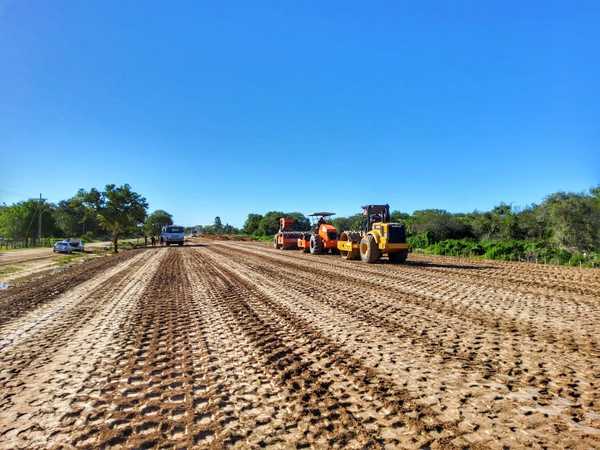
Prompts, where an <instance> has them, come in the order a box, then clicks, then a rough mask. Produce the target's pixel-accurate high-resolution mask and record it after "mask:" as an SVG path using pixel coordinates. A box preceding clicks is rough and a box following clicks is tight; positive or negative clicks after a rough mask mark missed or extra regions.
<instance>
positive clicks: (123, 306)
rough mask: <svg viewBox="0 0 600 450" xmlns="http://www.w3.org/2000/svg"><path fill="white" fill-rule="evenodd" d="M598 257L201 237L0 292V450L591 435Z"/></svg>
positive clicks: (599, 349) (580, 438) (575, 440)
mask: <svg viewBox="0 0 600 450" xmlns="http://www.w3.org/2000/svg"><path fill="white" fill-rule="evenodd" d="M599 296H600V275H599V272H598V271H592V270H579V269H568V268H558V267H550V266H537V265H527V264H509V263H497V262H474V261H460V260H457V259H452V258H429V257H427V258H426V257H418V256H413V255H411V257H410V262H409V263H408V264H406V265H401V266H397V265H391V264H387V263H386V262H383V263H382V264H377V265H365V264H363V263H360V262H354V261H352V262H350V261H343V260H341V258H340V257H339V256H327V255H323V256H312V255H303V254H301V253H299V252H293V251H287V252H281V251H277V250H274V249H271V248H267V247H265V246H264V245H260V244H255V243H249V242H209V243H207V244H204V245H203V244H196V245H193V246H189V245H188V246H185V247H181V248H156V249H147V250H138V251H130V252H124V253H121V254H120V255H119V256H116V257H103V258H97V259H94V260H92V261H89V262H86V263H84V264H81V265H77V266H75V267H73V268H70V269H67V270H65V271H63V272H61V273H60V274H48V275H46V276H44V277H42V278H39V279H37V280H35V281H32V282H31V283H25V284H23V285H19V286H17V287H14V288H10V289H7V290H4V291H1V292H0V448H20V447H22V448H45V447H53V448H60V447H64V448H73V447H75V448H92V447H103V448H110V447H115V448H119V447H128V448H155V447H159V448H192V447H200V448H202V447H212V448H222V447H230V446H231V447H239V448H256V447H272V448H290V447H300V448H302V447H316V448H330V447H349V448H464V447H468V448H522V447H525V446H533V447H535V448H544V447H546V448H568V447H570V448H598V447H600V326H599V324H600V299H599Z"/></svg>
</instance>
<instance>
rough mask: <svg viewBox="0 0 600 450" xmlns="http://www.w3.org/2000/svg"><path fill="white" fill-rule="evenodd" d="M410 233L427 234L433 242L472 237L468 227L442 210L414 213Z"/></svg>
mask: <svg viewBox="0 0 600 450" xmlns="http://www.w3.org/2000/svg"><path fill="white" fill-rule="evenodd" d="M411 231H412V232H413V233H414V234H420V233H428V236H430V238H431V239H432V240H433V242H438V241H441V240H444V239H462V238H466V237H471V236H472V231H471V229H470V227H469V225H467V224H465V223H463V222H462V221H460V220H458V218H456V217H454V216H453V215H452V214H450V213H449V212H448V211H444V210H442V209H424V210H421V211H415V212H414V213H413V215H412V230H411Z"/></svg>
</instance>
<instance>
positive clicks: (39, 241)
mask: <svg viewBox="0 0 600 450" xmlns="http://www.w3.org/2000/svg"><path fill="white" fill-rule="evenodd" d="M41 242H42V194H40V210H39V214H38V245H39V244H41Z"/></svg>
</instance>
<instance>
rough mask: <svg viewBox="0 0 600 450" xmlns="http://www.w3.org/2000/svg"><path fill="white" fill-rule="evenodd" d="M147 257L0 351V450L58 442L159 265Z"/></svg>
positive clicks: (101, 280)
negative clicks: (71, 409) (116, 331)
mask: <svg viewBox="0 0 600 450" xmlns="http://www.w3.org/2000/svg"><path fill="white" fill-rule="evenodd" d="M143 256H144V255H141V254H140V255H137V256H136V257H134V258H130V259H128V260H126V261H125V262H122V263H121V264H118V265H117V266H116V267H115V268H113V269H112V270H107V274H101V276H99V277H98V278H97V279H94V281H97V282H96V283H94V284H95V286H94V289H80V287H81V286H77V287H75V288H74V290H73V291H70V292H69V294H74V295H76V296H75V297H72V298H71V301H70V302H68V303H65V304H63V305H62V306H61V308H60V310H58V311H56V313H55V314H53V315H52V317H51V318H50V319H48V320H49V322H48V323H47V324H46V326H41V325H40V324H39V323H38V326H37V327H35V328H34V329H33V331H32V332H30V333H29V334H28V335H26V336H21V339H20V340H19V341H18V342H13V343H12V345H10V346H8V347H5V348H4V350H2V351H0V386H1V387H2V393H1V394H0V410H1V411H3V414H2V419H1V420H0V448H17V447H18V448H31V447H45V446H48V445H49V443H50V442H53V441H54V440H56V438H57V437H58V436H59V433H58V432H57V430H58V428H59V427H60V424H61V420H62V416H63V415H64V413H65V412H66V411H67V410H68V408H69V405H70V404H71V403H72V402H73V399H74V398H76V396H77V395H79V393H80V392H82V391H84V390H85V389H86V388H88V386H87V384H86V383H87V382H88V374H89V373H90V372H91V371H92V370H93V367H94V365H95V364H97V362H98V360H100V359H101V358H103V357H105V354H106V349H107V347H108V346H109V344H110V340H111V336H112V332H113V330H114V329H115V327H116V326H118V324H119V323H121V322H122V321H123V320H125V318H126V315H127V311H128V308H130V305H131V302H132V300H133V299H135V297H136V296H137V295H139V293H140V292H141V290H142V289H143V286H144V284H145V283H144V280H145V278H147V276H148V273H151V272H152V271H153V270H154V269H155V267H156V265H157V261H158V259H157V258H150V259H148V258H144V257H143ZM88 287H90V286H88ZM77 294H79V295H77ZM57 301H60V299H57ZM45 306H46V305H45ZM18 321H19V322H20V321H21V320H20V319H19V320H18Z"/></svg>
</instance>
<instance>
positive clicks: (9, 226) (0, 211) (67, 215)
mask: <svg viewBox="0 0 600 450" xmlns="http://www.w3.org/2000/svg"><path fill="white" fill-rule="evenodd" d="M40 218H41V231H42V234H41V239H40V238H39V237H38V221H39V220H40ZM172 223H173V221H172V217H171V215H170V214H169V213H168V212H166V211H162V210H157V211H154V212H153V213H151V214H150V215H148V202H147V201H146V199H145V198H144V197H143V196H142V195H141V194H139V193H137V192H135V191H134V190H132V189H131V186H129V185H128V184H124V185H122V186H116V185H114V184H107V185H106V186H105V188H104V190H102V191H100V190H97V189H96V188H92V189H90V190H89V191H86V190H84V189H80V190H79V191H77V193H76V194H75V195H74V196H73V197H71V198H69V199H66V200H61V201H59V202H58V203H50V202H48V201H46V200H43V199H42V200H39V199H29V200H24V201H21V202H17V203H14V204H12V205H5V204H4V205H0V248H6V249H11V248H23V247H51V246H52V245H53V244H54V243H55V242H56V241H58V240H61V239H64V238H80V239H82V240H83V241H84V242H93V241H99V240H101V241H104V240H110V241H111V242H112V246H113V251H114V252H118V249H119V242H120V241H121V240H122V239H129V238H138V237H143V238H145V241H146V240H147V238H149V237H151V236H155V237H157V236H158V234H159V233H160V229H161V227H162V226H164V225H170V224H172Z"/></svg>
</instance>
